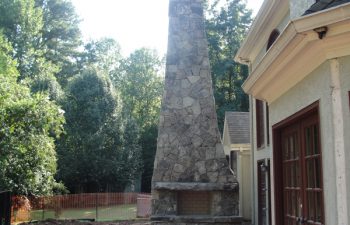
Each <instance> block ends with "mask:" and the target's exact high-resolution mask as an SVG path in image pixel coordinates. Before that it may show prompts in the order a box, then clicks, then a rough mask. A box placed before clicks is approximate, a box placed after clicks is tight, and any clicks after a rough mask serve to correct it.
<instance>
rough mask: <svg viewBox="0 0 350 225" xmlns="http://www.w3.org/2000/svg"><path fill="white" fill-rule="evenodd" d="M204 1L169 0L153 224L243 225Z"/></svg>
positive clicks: (153, 195)
mask: <svg viewBox="0 0 350 225" xmlns="http://www.w3.org/2000/svg"><path fill="white" fill-rule="evenodd" d="M202 4H203V2H202V0H170V7H169V17H170V21H169V39H168V52H167V62H166V76H165V90H164V95H163V101H162V108H161V114H160V123H159V133H158V145H157V153H156V158H155V162H154V174H153V179H152V217H151V219H152V221H153V222H152V223H153V224H158V225H168V224H180V223H181V224H183V225H185V224H202V223H203V224H204V223H205V224H207V225H208V224H227V225H228V224H241V222H240V221H241V217H238V215H239V212H238V208H239V205H238V204H239V203H238V183H237V181H236V179H235V178H234V176H233V174H232V172H231V170H230V169H229V166H228V162H227V160H226V157H225V154H224V149H223V146H222V143H221V138H220V133H219V130H218V126H217V117H216V112H215V103H214V95H213V89H212V81H211V75H210V65H209V58H208V45H207V39H206V34H205V27H204V16H203V5H202Z"/></svg>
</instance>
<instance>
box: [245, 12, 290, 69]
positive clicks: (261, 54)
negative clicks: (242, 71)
mask: <svg viewBox="0 0 350 225" xmlns="http://www.w3.org/2000/svg"><path fill="white" fill-rule="evenodd" d="M289 21H290V16H289V11H288V12H287V14H286V15H285V16H284V17H283V19H282V20H281V21H280V23H279V24H278V26H277V27H276V28H275V29H277V30H279V31H280V33H282V31H283V30H284V28H285V27H286V26H287V24H288V23H289ZM270 32H272V30H271V31H270ZM265 42H266V43H265V45H264V47H263V48H262V49H261V50H260V52H259V54H258V55H257V57H256V58H255V60H254V62H253V64H252V68H253V69H255V67H256V66H257V65H258V64H259V63H260V61H261V60H262V58H263V57H264V55H265V54H266V47H267V42H268V40H265Z"/></svg>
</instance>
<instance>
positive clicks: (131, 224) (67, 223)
mask: <svg viewBox="0 0 350 225" xmlns="http://www.w3.org/2000/svg"><path fill="white" fill-rule="evenodd" d="M150 224H151V223H150V222H149V221H121V222H90V221H77V220H51V219H49V220H45V221H38V222H37V221H36V222H31V223H21V225H150Z"/></svg>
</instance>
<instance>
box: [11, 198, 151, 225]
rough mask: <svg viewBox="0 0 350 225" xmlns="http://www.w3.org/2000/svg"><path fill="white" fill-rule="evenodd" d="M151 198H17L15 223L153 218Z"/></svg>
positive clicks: (13, 210)
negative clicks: (54, 220) (150, 216)
mask: <svg viewBox="0 0 350 225" xmlns="http://www.w3.org/2000/svg"><path fill="white" fill-rule="evenodd" d="M150 199H151V197H150V195H149V194H139V193H84V194H72V195H56V196H45V197H28V198H24V197H13V199H12V204H13V209H12V212H13V213H12V221H13V222H19V221H31V220H45V219H48V218H53V219H91V220H128V219H135V218H136V217H148V216H149V215H150V207H151V205H150V204H151V201H150Z"/></svg>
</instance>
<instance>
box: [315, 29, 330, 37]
mask: <svg viewBox="0 0 350 225" xmlns="http://www.w3.org/2000/svg"><path fill="white" fill-rule="evenodd" d="M314 31H315V32H316V33H317V34H318V38H319V39H323V38H324V37H325V36H326V34H327V31H328V27H318V28H315V29H314Z"/></svg>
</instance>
